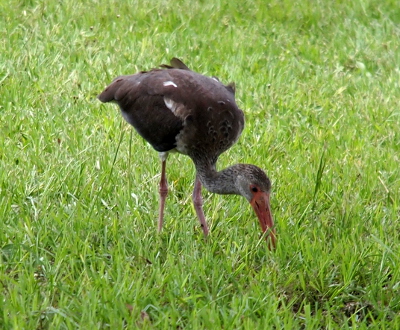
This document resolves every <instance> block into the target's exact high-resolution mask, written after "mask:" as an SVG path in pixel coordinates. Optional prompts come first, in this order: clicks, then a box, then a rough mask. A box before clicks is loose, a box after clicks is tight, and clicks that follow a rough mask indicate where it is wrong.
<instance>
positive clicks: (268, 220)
mask: <svg viewBox="0 0 400 330" xmlns="http://www.w3.org/2000/svg"><path fill="white" fill-rule="evenodd" d="M250 204H251V206H252V207H253V209H254V211H255V212H256V214H257V217H258V220H259V221H260V225H261V230H262V232H263V233H267V234H268V235H267V236H266V240H267V242H268V248H269V249H270V250H273V249H275V247H276V232H275V228H274V220H273V219H272V213H271V206H270V204H269V193H265V192H262V191H259V192H257V193H255V194H254V196H253V199H252V200H251V201H250Z"/></svg>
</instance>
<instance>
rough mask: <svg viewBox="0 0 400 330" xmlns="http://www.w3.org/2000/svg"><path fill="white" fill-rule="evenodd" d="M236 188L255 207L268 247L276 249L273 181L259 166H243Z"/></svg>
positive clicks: (237, 178)
mask: <svg viewBox="0 0 400 330" xmlns="http://www.w3.org/2000/svg"><path fill="white" fill-rule="evenodd" d="M236 187H237V188H238V189H239V192H240V194H241V195H242V196H243V197H245V198H246V199H247V200H248V201H249V202H250V204H251V206H252V207H253V209H254V211H255V212H256V214H257V217H258V220H259V221H260V225H261V230H262V232H263V233H267V236H266V239H267V241H268V247H269V248H270V249H273V248H275V247H276V232H275V228H274V221H273V218H272V213H271V206H270V201H269V199H270V191H271V181H270V180H269V178H268V177H267V175H266V174H265V172H264V171H263V170H262V169H260V168H258V167H257V166H254V165H250V164H245V165H244V164H243V165H242V166H241V170H240V172H239V173H238V175H237V177H236Z"/></svg>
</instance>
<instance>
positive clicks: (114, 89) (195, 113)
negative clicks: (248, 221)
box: [99, 59, 244, 162]
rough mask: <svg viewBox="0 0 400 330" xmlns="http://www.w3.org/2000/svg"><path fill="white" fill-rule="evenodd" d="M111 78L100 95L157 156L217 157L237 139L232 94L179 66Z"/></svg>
mask: <svg viewBox="0 0 400 330" xmlns="http://www.w3.org/2000/svg"><path fill="white" fill-rule="evenodd" d="M171 63H172V65H173V66H164V67H165V69H153V70H151V71H148V72H139V73H137V74H134V75H130V76H121V77H118V78H116V79H115V80H114V81H113V82H112V83H111V84H110V85H109V86H108V87H107V88H106V89H105V90H104V91H103V92H102V93H101V94H100V95H99V99H100V101H102V102H111V101H115V102H117V103H118V105H119V106H120V108H121V112H122V115H123V116H124V118H125V119H126V120H127V121H128V122H129V123H130V124H131V125H133V126H134V127H135V129H136V130H137V131H138V133H139V134H140V135H141V136H142V137H143V138H144V139H146V140H147V141H148V142H149V143H150V144H151V145H152V146H153V147H154V149H156V150H157V151H160V152H163V151H169V150H171V149H177V150H178V151H179V152H181V153H184V154H187V155H189V156H190V157H191V158H192V159H198V158H201V157H202V158H210V161H211V162H215V161H216V160H217V158H218V156H219V155H220V154H221V153H222V152H224V151H225V150H227V149H228V148H230V147H231V146H232V145H233V144H234V143H235V142H236V140H237V139H238V137H239V136H240V133H241V132H242V130H243V126H244V116H243V112H242V110H240V109H239V108H238V107H237V105H236V102H235V97H234V89H233V87H232V86H230V85H228V86H225V85H223V84H222V83H220V82H219V81H218V80H217V79H215V78H209V77H206V76H203V75H200V74H198V73H195V72H193V71H190V70H189V69H188V68H187V67H186V66H185V65H184V64H183V63H182V62H180V61H179V60H177V59H173V60H172V62H171Z"/></svg>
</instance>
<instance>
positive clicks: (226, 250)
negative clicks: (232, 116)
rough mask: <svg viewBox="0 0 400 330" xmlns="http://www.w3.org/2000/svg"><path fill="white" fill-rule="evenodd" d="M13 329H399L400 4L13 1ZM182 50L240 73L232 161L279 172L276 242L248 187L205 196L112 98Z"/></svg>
mask: <svg viewBox="0 0 400 330" xmlns="http://www.w3.org/2000/svg"><path fill="white" fill-rule="evenodd" d="M0 17H1V19H0V33H1V38H0V49H1V51H0V292H1V297H2V298H1V299H0V328H1V329H38V330H39V329H123V328H127V329H135V328H139V329H169V328H170V329H366V328H370V329H398V328H400V196H399V195H400V169H399V168H400V166H399V162H400V125H399V123H400V88H399V87H400V67H399V65H400V43H399V39H400V28H399V27H400V7H399V6H398V3H397V1H392V0H386V1H381V0H357V1H328V0H325V1H324V0H321V1H317V0H316V1H299V0H298V1H296V0H293V1H289V0H283V1H278V0H272V1H261V0H254V1H247V0H242V1H238V0H231V1H222V0H210V1H177V0H174V1H165V0H164V1H152V0H142V1H137V0H134V1H126V2H123V1H110V0H106V1H96V0H92V1H86V2H76V1H71V0H65V1H50V0H44V1H35V0H31V1H16V0H9V1H3V2H2V3H1V4H0ZM174 56H175V57H179V58H181V59H182V60H183V61H184V62H185V63H186V64H187V65H188V66H189V67H190V68H192V69H193V70H195V71H197V72H200V73H203V74H205V75H208V76H212V75H215V76H217V77H219V78H220V79H221V81H223V82H224V83H228V82H230V81H235V82H236V99H237V103H238V105H239V106H240V107H241V108H242V109H243V110H244V111H245V116H246V127H245V130H244V132H243V134H242V136H241V138H240V140H239V141H238V143H237V144H236V145H235V146H233V147H232V148H231V149H230V150H228V151H227V152H226V153H224V154H223V155H222V156H221V157H220V160H219V163H218V166H219V169H222V168H224V167H227V166H228V165H231V164H234V163H239V162H241V163H252V164H255V165H257V166H259V167H261V168H263V169H265V170H266V172H267V173H268V175H269V177H270V178H271V181H272V198H271V203H272V210H273V214H274V218H275V222H276V229H277V233H278V245H277V249H276V250H275V251H269V250H268V248H267V245H266V243H265V241H264V240H263V238H262V237H260V230H259V224H258V221H257V219H256V217H255V215H254V213H253V211H252V209H251V207H250V205H249V204H248V202H247V201H246V200H245V199H243V198H242V197H238V196H219V195H213V194H210V193H208V192H207V191H205V190H203V196H204V200H205V204H204V211H205V214H206V217H207V220H208V223H209V225H210V229H211V234H210V237H209V238H208V239H207V240H205V239H204V237H203V234H202V230H201V228H200V226H199V223H198V220H197V218H196V215H195V212H194V208H193V205H192V200H191V193H192V190H193V181H194V175H195V171H194V166H193V164H192V162H191V160H190V159H189V158H188V157H185V156H183V155H179V154H173V155H171V156H170V157H169V160H168V164H167V175H168V180H169V184H170V194H169V196H168V199H167V205H166V210H165V211H166V213H165V225H164V229H163V231H162V232H161V233H160V234H158V233H157V231H156V225H157V212H158V182H159V180H160V168H161V166H160V161H159V158H158V154H157V152H155V151H154V150H153V149H152V148H151V147H150V146H149V145H148V144H147V143H146V142H145V141H143V139H141V138H140V136H139V135H138V134H137V133H136V132H135V131H134V130H133V129H132V128H131V127H130V126H129V125H128V124H127V123H126V122H125V121H124V120H123V119H122V117H121V115H120V114H119V111H118V109H117V107H116V106H115V105H110V104H102V103H101V102H99V101H98V100H97V99H96V96H97V94H99V93H100V92H101V91H102V90H103V88H104V87H105V86H106V85H107V84H108V83H110V82H111V81H112V79H113V78H114V77H116V76H118V75H121V74H132V73H135V72H137V71H140V70H145V69H150V68H152V67H155V66H157V65H159V64H161V63H168V61H169V59H171V58H172V57H174Z"/></svg>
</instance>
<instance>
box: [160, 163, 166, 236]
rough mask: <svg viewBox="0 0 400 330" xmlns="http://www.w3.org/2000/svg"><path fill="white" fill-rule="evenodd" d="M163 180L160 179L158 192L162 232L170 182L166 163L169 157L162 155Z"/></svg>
mask: <svg viewBox="0 0 400 330" xmlns="http://www.w3.org/2000/svg"><path fill="white" fill-rule="evenodd" d="M161 160H162V163H161V180H160V187H159V190H158V192H159V193H160V207H159V213H158V231H159V232H160V231H161V229H162V226H163V220H164V206H165V199H166V198H167V195H168V182H167V178H166V176H165V165H166V162H167V158H166V157H165V158H164V157H161Z"/></svg>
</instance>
